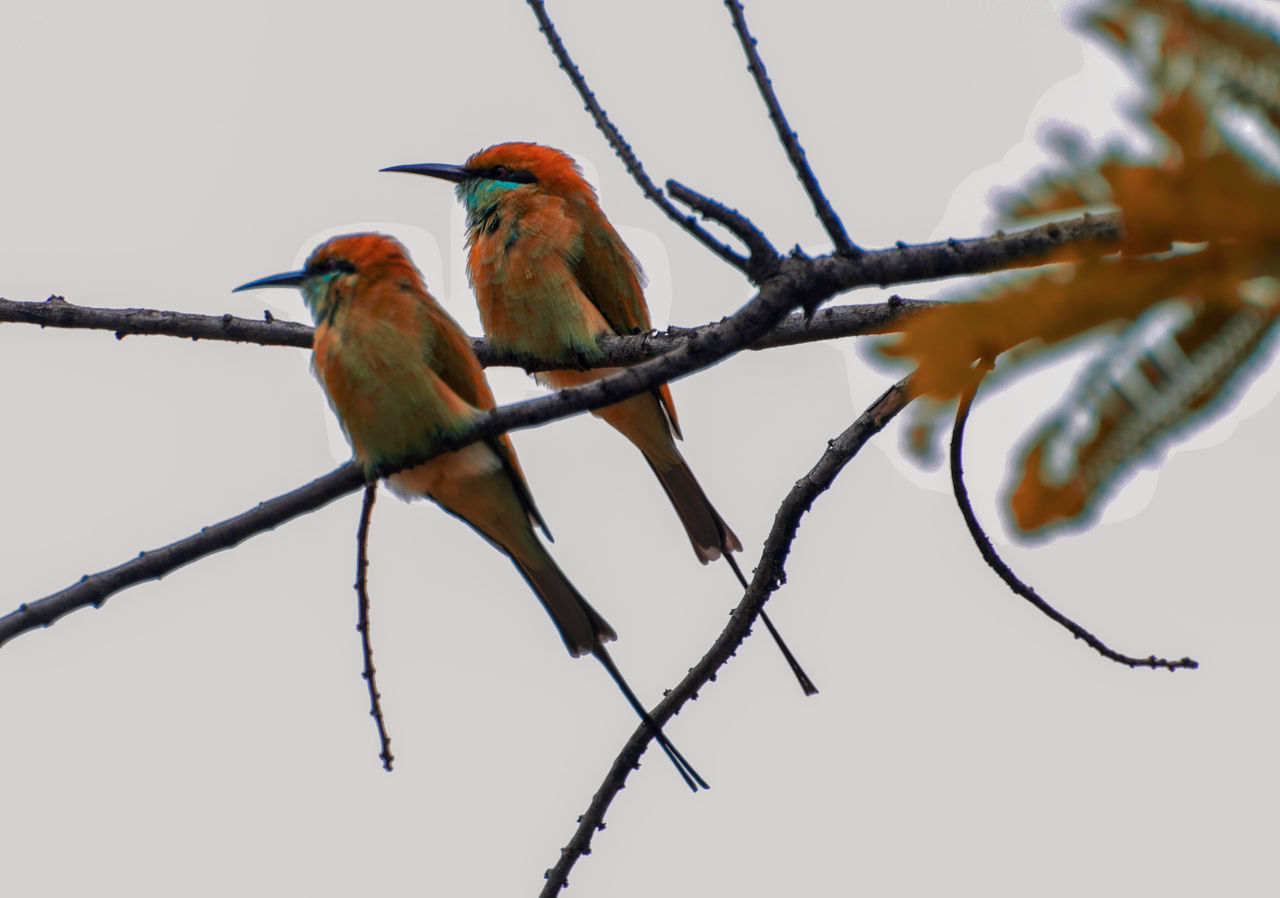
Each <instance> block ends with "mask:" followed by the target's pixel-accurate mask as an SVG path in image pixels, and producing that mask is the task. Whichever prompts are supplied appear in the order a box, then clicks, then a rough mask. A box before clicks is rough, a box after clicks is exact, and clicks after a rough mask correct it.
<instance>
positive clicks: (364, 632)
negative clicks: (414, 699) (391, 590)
mask: <svg viewBox="0 0 1280 898" xmlns="http://www.w3.org/2000/svg"><path fill="white" fill-rule="evenodd" d="M377 497H378V484H377V483H369V484H365V488H364V502H363V503H362V504H361V506H360V527H359V529H358V530H357V531H356V587H355V588H356V600H357V604H358V605H359V612H358V615H357V618H356V630H358V631H359V633H360V647H361V649H362V650H363V654H364V671H363V672H362V673H361V674H360V676H361V677H363V678H364V681H365V683H366V684H367V685H368V687H369V716H370V717H372V718H373V722H374V723H375V724H377V726H378V742H379V744H380V745H381V750H380V751H379V752H378V757H379V758H381V759H382V769H383V770H385V771H387V773H390V772H391V763H392V762H393V761H394V760H395V755H393V754H391V737H390V736H389V735H387V723H386V719H385V718H384V717H383V716H382V694H381V693H379V692H378V680H377V675H378V672H377V670H376V669H375V668H374V666H373V635H372V634H371V633H370V632H369V522H370V520H372V518H373V503H374V500H375V499H377Z"/></svg>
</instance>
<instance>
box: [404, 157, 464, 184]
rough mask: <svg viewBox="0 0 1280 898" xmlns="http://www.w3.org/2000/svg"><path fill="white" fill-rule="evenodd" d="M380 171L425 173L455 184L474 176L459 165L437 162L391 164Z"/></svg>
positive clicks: (412, 173)
mask: <svg viewBox="0 0 1280 898" xmlns="http://www.w3.org/2000/svg"><path fill="white" fill-rule="evenodd" d="M382 171H402V172H408V173H409V174H411V175H426V176H427V177H428V178H441V179H443V180H445V181H453V182H454V183H455V184H461V183H462V182H463V181H470V180H471V179H472V178H474V177H475V175H474V174H472V173H471V172H469V171H467V169H465V168H463V167H462V166H461V165H445V164H442V163H439V162H420V163H418V164H416V165H393V166H391V167H390V168H384V169H382Z"/></svg>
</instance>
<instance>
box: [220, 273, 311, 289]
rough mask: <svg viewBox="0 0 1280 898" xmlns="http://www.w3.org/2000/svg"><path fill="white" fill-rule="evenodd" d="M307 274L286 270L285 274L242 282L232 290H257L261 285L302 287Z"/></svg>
mask: <svg viewBox="0 0 1280 898" xmlns="http://www.w3.org/2000/svg"><path fill="white" fill-rule="evenodd" d="M305 274H306V272H305V271H286V272H285V273H284V274H272V275H268V276H267V277H264V278H258V279H257V280H256V281H250V282H249V283H247V284H241V285H240V286H239V287H236V288H235V289H234V290H232V291H231V292H232V293H239V292H240V291H241V290H257V289H258V288H259V287H301V286H302V278H303V276H304V275H305Z"/></svg>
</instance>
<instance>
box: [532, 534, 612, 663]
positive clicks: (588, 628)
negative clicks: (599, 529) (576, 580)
mask: <svg viewBox="0 0 1280 898" xmlns="http://www.w3.org/2000/svg"><path fill="white" fill-rule="evenodd" d="M537 548H538V550H539V551H538V553H537V555H538V556H540V557H534V558H526V559H522V558H517V557H516V556H515V555H513V554H512V555H511V560H512V561H514V562H515V565H516V569H517V570H519V571H520V574H521V576H523V577H524V579H525V581H526V582H527V583H528V584H529V587H530V588H531V589H532V590H533V593H534V595H536V596H537V597H538V601H539V602H541V603H542V607H543V608H545V609H546V610H547V614H549V615H551V622H552V623H554V624H555V625H556V629H557V630H559V631H560V638H561V639H563V640H564V645H565V648H567V649H568V650H569V654H571V655H573V657H575V658H578V657H580V656H582V655H589V654H591V653H592V652H594V651H595V650H596V648H597V646H599V645H601V644H602V643H606V642H611V641H613V640H614V639H617V638H618V634H617V633H616V632H614V629H613V627H611V626H609V622H608V621H606V620H605V619H604V617H603V616H601V614H600V612H598V611H596V610H595V609H594V608H592V607H591V604H590V603H589V602H588V601H587V600H586V599H584V598H583V597H582V593H580V592H578V590H577V589H576V588H575V587H574V585H573V584H572V583H570V582H569V578H568V577H566V576H565V575H564V571H562V570H560V568H559V566H558V565H557V564H556V563H555V561H554V560H553V559H552V558H551V556H550V555H549V554H548V553H547V552H546V550H545V549H542V547H541V546H538V547H537ZM508 554H510V553H508Z"/></svg>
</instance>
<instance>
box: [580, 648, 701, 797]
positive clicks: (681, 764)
mask: <svg viewBox="0 0 1280 898" xmlns="http://www.w3.org/2000/svg"><path fill="white" fill-rule="evenodd" d="M591 654H593V655H595V656H596V660H597V661H599V662H600V663H601V664H603V665H604V669H605V670H607V671H608V672H609V676H611V677H613V682H615V683H617V684H618V688H619V689H621V690H622V694H623V695H625V696H626V697H627V701H628V702H629V703H630V704H631V707H632V708H633V709H635V712H636V714H638V715H640V719H641V720H642V721H644V725H645V726H646V727H647V728H648V730H649V732H650V733H652V734H653V738H654V741H655V742H657V743H658V745H660V746H661V747H662V750H663V751H664V752H666V753H667V757H668V758H670V759H671V763H672V764H673V765H675V768H676V771H677V772H678V773H679V774H680V776H681V777H682V778H683V779H684V781H685V784H686V785H687V786H688V787H689V788H690V789H692V790H693V791H694V792H697V791H698V788H699V787H701V788H703V789H710V788H711V787H710V786H709V785H707V781H706V780H704V779H703V778H702V777H701V776H699V775H698V771H696V770H694V769H693V765H691V764H690V763H689V762H688V761H686V760H685V759H684V755H682V754H680V750H679V749H678V748H676V747H675V746H674V745H672V744H671V740H670V739H668V738H667V734H666V733H664V732H662V727H660V726H658V723H657V721H655V720H654V719H653V718H652V717H650V716H649V712H648V711H646V710H645V708H644V705H642V704H640V700H639V699H638V698H636V694H635V693H634V692H632V691H631V687H630V686H628V685H627V681H626V680H625V679H624V678H623V676H622V672H621V671H619V670H618V665H616V664H614V663H613V658H612V657H611V656H610V655H609V652H608V651H607V650H606V649H605V647H604V646H603V645H598V646H596V647H595V650H594V651H593V652H592V653H591Z"/></svg>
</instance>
